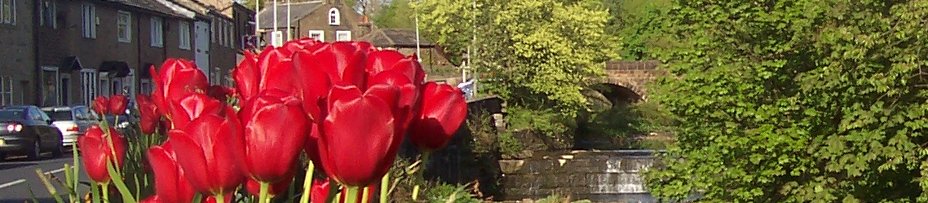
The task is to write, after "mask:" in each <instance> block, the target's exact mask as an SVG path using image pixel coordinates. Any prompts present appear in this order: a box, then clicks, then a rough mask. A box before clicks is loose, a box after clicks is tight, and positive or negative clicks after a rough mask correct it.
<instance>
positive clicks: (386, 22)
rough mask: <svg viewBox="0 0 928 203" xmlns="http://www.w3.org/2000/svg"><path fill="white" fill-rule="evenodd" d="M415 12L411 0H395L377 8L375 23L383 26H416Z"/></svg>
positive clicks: (374, 16) (374, 17)
mask: <svg viewBox="0 0 928 203" xmlns="http://www.w3.org/2000/svg"><path fill="white" fill-rule="evenodd" d="M411 13H415V11H414V10H413V9H412V6H411V4H410V2H409V0H393V1H391V2H390V4H389V5H386V6H384V7H382V8H380V9H378V10H377V12H376V13H374V15H373V20H374V23H375V24H376V25H377V26H378V27H381V28H415V27H416V24H415V22H416V21H415V18H414V16H413V15H410V14H411Z"/></svg>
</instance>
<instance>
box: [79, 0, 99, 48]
mask: <svg viewBox="0 0 928 203" xmlns="http://www.w3.org/2000/svg"><path fill="white" fill-rule="evenodd" d="M81 31H82V32H81V36H82V37H84V38H87V39H96V38H97V8H96V7H95V6H94V5H93V4H90V3H84V4H82V5H81Z"/></svg>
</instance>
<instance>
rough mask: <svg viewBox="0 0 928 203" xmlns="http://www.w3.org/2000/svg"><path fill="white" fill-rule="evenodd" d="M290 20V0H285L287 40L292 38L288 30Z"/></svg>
mask: <svg viewBox="0 0 928 203" xmlns="http://www.w3.org/2000/svg"><path fill="white" fill-rule="evenodd" d="M290 21H291V20H290V0H287V41H290V40H292V39H293V38H292V37H291V36H290V35H291V33H292V32H291V31H290Z"/></svg>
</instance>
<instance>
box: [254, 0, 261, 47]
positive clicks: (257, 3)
mask: <svg viewBox="0 0 928 203" xmlns="http://www.w3.org/2000/svg"><path fill="white" fill-rule="evenodd" d="M252 1H255V40H258V36H259V35H260V34H261V33H260V30H261V15H260V13H261V1H259V0H252ZM258 41H261V40H258ZM258 46H259V45H258V42H255V47H258Z"/></svg>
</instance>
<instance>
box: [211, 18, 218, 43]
mask: <svg viewBox="0 0 928 203" xmlns="http://www.w3.org/2000/svg"><path fill="white" fill-rule="evenodd" d="M218 24H219V22H217V20H216V18H213V19H212V20H210V25H212V28H211V29H210V30H209V32H210V34H212V35H210V38H209V41H210V42H212V43H216V38H219V32H218V31H217V30H219V25H218Z"/></svg>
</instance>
